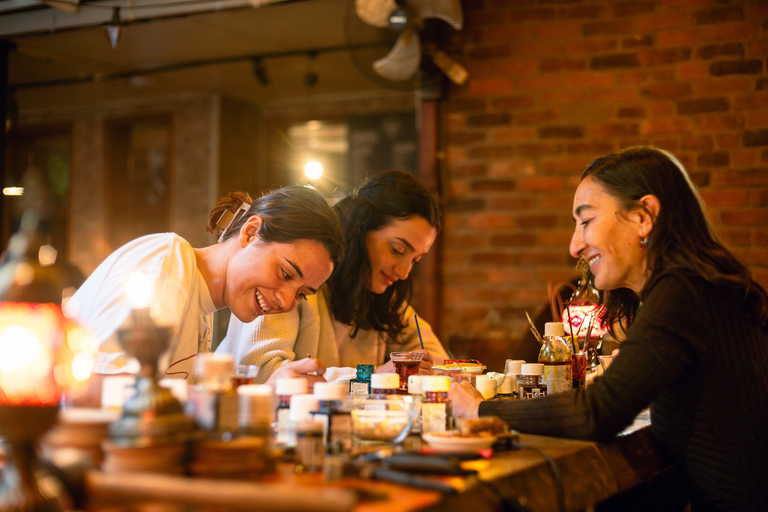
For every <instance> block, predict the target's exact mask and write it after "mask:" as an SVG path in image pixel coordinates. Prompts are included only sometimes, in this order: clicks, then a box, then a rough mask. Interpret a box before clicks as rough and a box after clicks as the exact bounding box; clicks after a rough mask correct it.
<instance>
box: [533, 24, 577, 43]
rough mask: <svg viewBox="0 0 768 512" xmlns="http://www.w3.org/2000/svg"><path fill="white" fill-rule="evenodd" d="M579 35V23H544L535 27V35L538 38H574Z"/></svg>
mask: <svg viewBox="0 0 768 512" xmlns="http://www.w3.org/2000/svg"><path fill="white" fill-rule="evenodd" d="M580 35H581V24H580V23H568V22H562V23H546V24H544V25H539V26H538V27H537V29H536V37H537V38H540V39H564V38H568V39H574V38H577V37H580Z"/></svg>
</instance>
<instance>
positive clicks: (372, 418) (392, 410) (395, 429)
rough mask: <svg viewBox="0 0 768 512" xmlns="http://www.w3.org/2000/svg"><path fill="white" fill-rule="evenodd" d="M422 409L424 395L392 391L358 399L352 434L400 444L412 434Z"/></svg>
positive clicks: (366, 439)
mask: <svg viewBox="0 0 768 512" xmlns="http://www.w3.org/2000/svg"><path fill="white" fill-rule="evenodd" d="M420 409H421V397H418V396H405V395H388V396H387V398H364V399H360V400H355V402H354V405H353V406H352V411H351V414H352V437H353V438H354V439H355V441H358V442H363V443H376V442H378V443H393V444H399V443H402V442H403V440H405V438H406V437H407V436H408V434H409V432H410V431H411V427H412V426H413V423H414V421H415V419H416V418H417V417H418V415H419V411H420Z"/></svg>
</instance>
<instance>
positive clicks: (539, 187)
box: [517, 177, 565, 192]
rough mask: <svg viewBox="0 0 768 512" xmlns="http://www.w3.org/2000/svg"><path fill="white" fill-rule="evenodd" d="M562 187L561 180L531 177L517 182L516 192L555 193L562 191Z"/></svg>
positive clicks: (563, 184)
mask: <svg viewBox="0 0 768 512" xmlns="http://www.w3.org/2000/svg"><path fill="white" fill-rule="evenodd" d="M564 186H565V183H564V182H563V178H555V177H552V178H545V177H531V178H520V179H518V180H517V190H519V191H521V192H523V191H530V192H535V191H538V192H553V191H554V192H556V191H559V190H563V188H564Z"/></svg>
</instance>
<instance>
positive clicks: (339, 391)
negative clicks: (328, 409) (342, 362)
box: [313, 382, 349, 400]
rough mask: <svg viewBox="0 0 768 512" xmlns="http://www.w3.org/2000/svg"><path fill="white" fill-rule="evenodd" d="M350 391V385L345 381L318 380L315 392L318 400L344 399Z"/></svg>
mask: <svg viewBox="0 0 768 512" xmlns="http://www.w3.org/2000/svg"><path fill="white" fill-rule="evenodd" d="M348 392H349V386H348V385H347V384H344V383H343V382H318V383H316V384H315V388H314V391H313V394H314V395H315V396H316V397H317V399H318V400H344V399H345V398H347V393H348Z"/></svg>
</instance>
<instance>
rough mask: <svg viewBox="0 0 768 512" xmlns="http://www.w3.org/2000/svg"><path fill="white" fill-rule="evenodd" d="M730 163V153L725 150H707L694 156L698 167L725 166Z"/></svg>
mask: <svg viewBox="0 0 768 512" xmlns="http://www.w3.org/2000/svg"><path fill="white" fill-rule="evenodd" d="M730 163H731V155H730V154H729V153H728V152H727V151H708V152H704V153H699V155H698V156H697V157H696V165H698V166H699V167H725V166H727V165H729V164H730Z"/></svg>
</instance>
